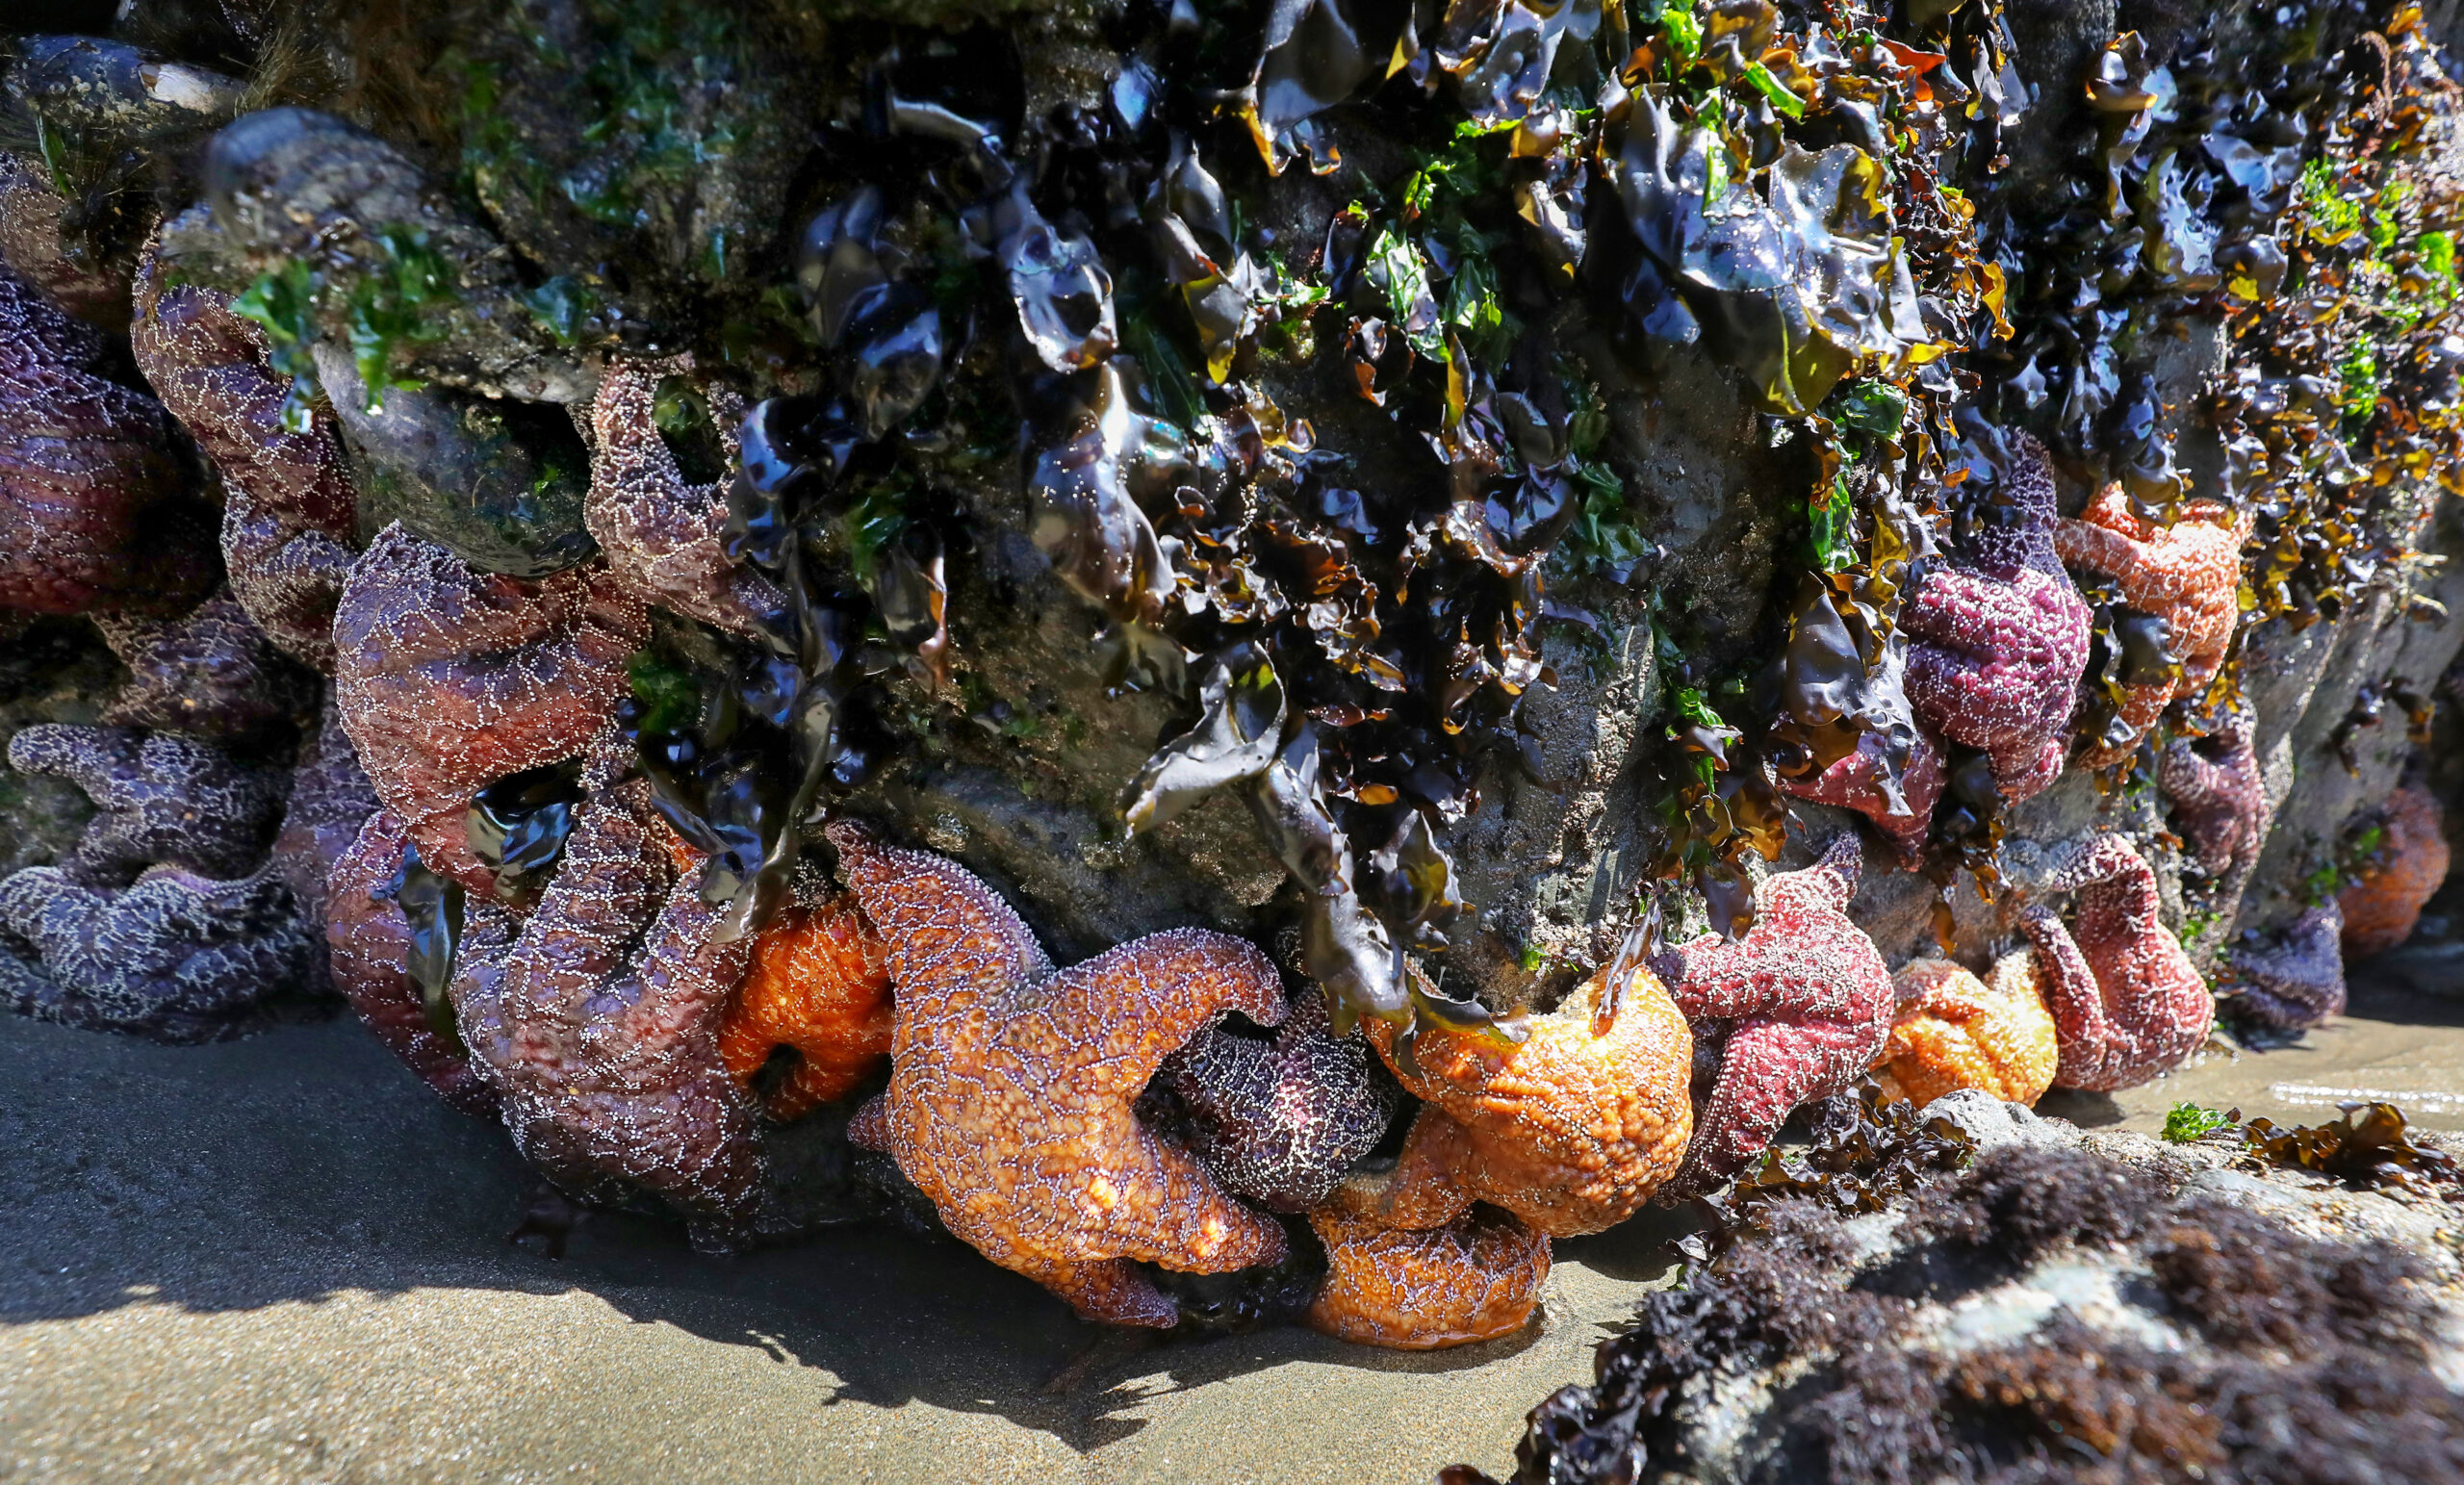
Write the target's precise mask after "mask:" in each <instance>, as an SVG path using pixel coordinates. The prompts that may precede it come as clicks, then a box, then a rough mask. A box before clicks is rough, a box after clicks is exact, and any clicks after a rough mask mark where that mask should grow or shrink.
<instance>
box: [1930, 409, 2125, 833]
mask: <svg viewBox="0 0 2464 1485" xmlns="http://www.w3.org/2000/svg"><path fill="white" fill-rule="evenodd" d="M2011 442H2012V444H2013V445H2014V447H2015V448H2016V449H2017V451H2018V453H2019V455H2020V457H2019V459H2018V460H2017V461H2016V463H2015V467H2014V468H2013V469H2012V471H2011V472H2010V473H2009V474H2008V475H2007V477H2006V478H2005V480H2004V482H2003V483H2004V488H2005V491H2006V492H2007V494H2008V495H2009V496H2010V498H2011V499H2010V510H2009V512H2008V513H2009V515H2010V516H2011V517H2012V520H2011V522H2010V524H2008V525H1996V526H1982V527H1980V528H1979V529H1978V530H1977V531H1976V533H1975V534H1974V535H1973V536H1971V537H1970V538H1969V540H1968V542H1967V543H1966V551H1965V560H1963V561H1952V562H1945V563H1942V564H1939V565H1938V566H1936V567H1935V568H1933V569H1932V570H1931V571H1930V572H1929V573H1928V574H1927V575H1926V577H1925V581H1924V583H1923V585H1922V586H1920V587H1919V588H1918V589H1917V590H1916V593H1915V595H1914V597H1913V598H1912V600H1911V601H1910V602H1909V604H1908V607H1907V610H1906V612H1904V613H1903V614H1902V615H1901V617H1900V626H1901V627H1903V628H1904V629H1906V630H1907V632H1908V635H1909V637H1910V638H1911V640H1912V641H1913V643H1912V645H1911V646H1910V648H1909V655H1908V700H1909V702H1910V704H1912V705H1913V706H1914V707H1915V709H1916V715H1917V718H1918V720H1919V721H1921V722H1923V723H1924V724H1925V725H1926V726H1927V727H1929V728H1931V729H1933V730H1935V731H1937V732H1938V733H1940V734H1941V735H1942V736H1944V737H1947V738H1949V739H1951V740H1952V741H1953V742H1958V743H1964V744H1966V745H1967V746H1968V747H1971V748H1978V749H1982V750H1984V752H1985V755H1986V758H1987V761H1988V763H1989V765H1990V767H1991V768H1992V771H1993V784H1994V787H1995V788H1996V789H1998V790H2000V791H2001V794H2002V797H2003V799H2004V800H2005V801H2007V802H2010V803H2014V804H2015V803H2017V802H2018V801H2020V800H2023V799H2027V798H2029V797H2031V796H2033V795H2036V794H2039V793H2040V792H2042V791H2043V790H2044V788H2045V787H2046V785H2048V784H2050V783H2052V782H2053V781H2054V780H2055V779H2056V778H2058V777H2060V776H2061V773H2062V755H2063V751H2064V749H2065V748H2066V746H2067V745H2068V743H2069V736H2068V727H2069V721H2070V707H2071V704H2072V702H2073V701H2074V700H2075V698H2076V694H2077V691H2078V688H2079V677H2080V675H2081V673H2083V672H2084V671H2085V670H2086V669H2087V667H2088V625H2089V613H2088V605H2087V603H2086V602H2085V601H2084V600H2082V599H2081V598H2080V597H2079V590H2078V589H2077V588H2075V587H2073V586H2072V585H2071V582H2070V576H2069V575H2068V574H2067V573H2065V572H2064V571H2063V570H2062V558H2061V557H2060V555H2059V554H2058V553H2057V552H2056V551H2055V550H2054V540H2053V523H2054V486H2053V472H2052V470H2051V468H2050V467H2049V466H2048V465H2047V463H2046V462H2045V456H2044V448H2043V446H2041V445H2040V444H2039V443H2037V441H2036V440H2035V439H2032V438H2029V437H2028V436H2026V435H2025V434H2020V435H2018V436H2016V437H2015V438H2014V439H2012V441H2011Z"/></svg>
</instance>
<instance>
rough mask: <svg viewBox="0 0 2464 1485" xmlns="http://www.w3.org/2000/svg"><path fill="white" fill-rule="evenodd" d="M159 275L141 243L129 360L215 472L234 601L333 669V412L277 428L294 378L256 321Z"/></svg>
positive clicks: (338, 504)
mask: <svg viewBox="0 0 2464 1485" xmlns="http://www.w3.org/2000/svg"><path fill="white" fill-rule="evenodd" d="M194 210H195V211H197V212H200V213H201V212H204V211H205V210H206V209H205V208H203V207H198V208H195V209H194ZM168 276H169V275H168V273H167V269H166V267H165V265H164V264H163V263H162V262H161V260H160V258H159V257H158V255H157V253H156V250H155V246H154V244H151V243H149V244H148V245H147V248H146V252H145V256H144V258H143V259H142V260H141V262H140V263H139V266H138V273H137V294H136V302H137V320H136V321H135V323H134V324H132V325H131V326H130V329H129V344H130V346H132V347H133V348H134V350H135V351H136V354H137V366H138V370H140V371H143V372H144V373H145V379H146V380H147V381H148V382H149V383H151V384H152V385H153V388H154V395H155V396H157V397H161V398H162V399H163V405H164V406H165V407H167V409H169V411H170V413H171V416H172V417H174V418H177V419H178V420H179V421H180V422H181V424H182V425H183V426H185V427H186V428H187V429H188V430H189V433H190V435H191V436H192V437H193V438H194V439H195V440H196V442H197V447H198V448H201V449H203V450H204V452H205V456H206V457H207V458H208V459H211V460H212V461H213V462H214V466H215V468H216V469H218V470H219V471H220V472H221V474H222V483H223V489H224V494H225V499H224V501H223V507H222V560H223V565H224V567H225V568H226V569H227V570H228V571H229V573H230V575H231V587H232V591H233V593H234V594H235V595H236V596H237V598H238V599H239V602H240V606H241V607H242V608H244V609H246V610H247V612H248V616H249V617H250V618H252V619H254V620H255V621H256V622H257V624H258V625H259V626H260V627H263V628H264V629H265V631H266V633H267V634H268V635H269V636H270V637H271V638H272V640H273V642H274V643H275V644H276V645H278V646H280V647H281V648H282V649H283V651H284V652H285V653H289V654H291V655H293V656H295V658H297V659H299V660H302V661H304V662H306V663H307V664H308V665H310V666H313V667H314V668H316V669H317V670H319V671H321V672H324V673H326V674H328V675H330V674H332V672H333V668H334V603H335V602H336V600H338V599H339V598H340V597H341V595H342V589H343V581H344V579H345V578H346V577H347V576H349V573H350V565H351V542H352V539H353V531H352V523H353V519H354V517H353V511H354V506H355V504H356V499H357V498H356V495H355V493H354V492H353V490H352V488H351V482H350V475H349V473H348V471H347V467H346V466H345V464H344V462H343V452H342V445H341V442H340V441H339V440H338V439H337V438H336V437H335V434H334V428H333V421H332V419H331V417H330V416H329V415H327V414H324V413H318V414H317V415H316V417H315V421H314V422H311V423H310V425H309V427H308V428H307V430H306V431H304V432H293V431H292V430H290V429H288V428H286V427H284V426H283V422H282V409H283V402H284V399H285V397H287V396H288V395H289V393H290V390H291V378H290V377H288V376H284V375H281V374H279V373H277V372H275V371H273V370H272V368H271V367H269V365H268V364H267V358H268V354H269V351H268V348H267V346H266V339H265V334H264V332H263V331H261V330H259V329H258V328H257V327H256V326H255V325H253V324H250V323H249V322H248V321H246V320H242V319H241V318H240V317H239V316H237V315H234V314H232V313H231V309H230V303H231V301H230V298H229V296H228V295H225V294H218V293H216V292H215V291H213V290H210V289H206V288H202V287H199V286H196V285H191V284H183V285H178V286H176V287H174V286H170V285H168V284H167V278H168Z"/></svg>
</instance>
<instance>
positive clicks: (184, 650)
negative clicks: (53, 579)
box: [94, 592, 318, 742]
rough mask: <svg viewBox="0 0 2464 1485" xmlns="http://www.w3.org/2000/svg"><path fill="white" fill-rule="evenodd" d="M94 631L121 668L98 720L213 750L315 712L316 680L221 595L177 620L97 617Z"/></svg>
mask: <svg viewBox="0 0 2464 1485" xmlns="http://www.w3.org/2000/svg"><path fill="white" fill-rule="evenodd" d="M94 626H95V627H97V628H99V629H101V630H102V631H103V642H104V643H105V644H108V645H110V646H111V647H112V653H114V654H116V655H117V656H119V660H120V663H121V664H123V665H125V666H127V667H128V672H129V681H128V684H127V685H126V686H125V687H123V688H122V689H121V691H120V693H119V695H118V696H116V697H115V698H114V699H113V701H112V704H111V709H110V710H108V711H106V712H104V713H103V720H104V721H105V722H108V723H110V724H112V725H113V726H115V727H141V728H165V729H169V730H174V731H181V732H192V733H194V734H196V735H197V736H200V737H208V738H212V739H214V740H216V741H218V742H247V741H252V740H259V739H263V738H266V737H267V736H269V734H273V733H278V732H282V731H284V730H288V729H289V728H291V727H293V726H295V724H297V723H298V722H299V720H300V719H301V718H302V717H304V716H305V715H306V714H307V712H308V711H309V709H310V708H311V707H312V706H314V705H315V704H316V700H317V690H318V686H317V678H316V677H315V676H313V675H311V674H310V673H309V672H307V671H305V670H303V669H301V668H300V667H299V666H298V665H297V664H295V663H294V662H293V661H292V660H291V659H290V658H289V657H288V656H286V655H284V654H283V653H281V652H280V651H278V650H276V649H275V648H274V647H273V645H272V643H271V642H270V641H269V639H268V638H267V637H266V633H265V631H264V630H263V629H260V628H258V627H257V626H256V625H255V624H254V623H253V622H252V621H251V620H250V619H249V618H248V616H247V614H246V613H244V612H243V611H242V609H241V607H240V604H239V602H238V601H237V600H235V599H233V598H232V597H231V595H230V594H229V593H228V592H222V593H218V594H216V595H215V596H214V597H212V598H210V599H207V600H206V601H205V602H202V603H199V604H198V605H197V606H196V607H195V608H193V609H191V610H190V611H189V612H187V613H185V614H183V615H181V616H180V617H178V618H176V619H151V618H145V617H142V616H140V615H136V614H97V615H95V616H94Z"/></svg>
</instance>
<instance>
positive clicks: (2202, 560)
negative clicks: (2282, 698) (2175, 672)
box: [2053, 484, 2255, 768]
mask: <svg viewBox="0 0 2464 1485" xmlns="http://www.w3.org/2000/svg"><path fill="white" fill-rule="evenodd" d="M2254 519H2255V518H2254V517H2253V516H2252V514H2251V513H2250V512H2248V511H2240V512H2236V511H2233V510H2232V509H2230V508H2229V507H2227V506H2225V505H2223V504H2221V503H2220V502H2218V501H2216V500H2211V499H2194V500H2191V501H2188V502H2186V503H2185V504H2184V505H2183V506H2182V510H2181V515H2180V518H2179V519H2178V520H2176V521H2175V522H2174V523H2173V524H2172V525H2169V526H2159V525H2156V524H2155V523H2153V522H2151V521H2148V520H2146V519H2145V518H2144V517H2142V516H2140V515H2139V514H2137V513H2136V512H2134V511H2133V510H2132V509H2131V508H2130V499H2129V497H2128V496H2126V495H2124V494H2123V493H2122V488H2121V486H2120V485H2118V484H2115V485H2108V486H2106V487H2105V491H2104V493H2103V494H2102V495H2099V496H2098V497H2096V499H2094V500H2093V501H2092V502H2091V503H2090V505H2089V506H2088V508H2087V510H2085V511H2084V512H2082V513H2081V517H2080V519H2079V520H2077V521H2064V522H2060V523H2058V524H2057V525H2056V526H2055V529H2054V538H2053V540H2054V546H2055V548H2056V550H2059V551H2060V552H2061V553H2062V560H2063V561H2065V562H2067V563H2069V564H2070V565H2071V566H2072V567H2081V568H2086V569H2087V570H2089V571H2090V572H2093V573H2101V574H2103V575H2104V576H2107V577H2110V578H2113V579H2114V580H2115V581H2116V582H2117V583H2118V584H2119V585H2120V587H2121V596H2122V602H2125V603H2128V604H2129V605H2130V606H2131V607H2133V608H2136V609H2138V610H2140V611H2141V612H2143V613H2149V614H2154V615H2155V616H2156V617H2158V618H2160V619H2162V620H2164V621H2165V623H2166V625H2167V627H2168V629H2169V635H2170V638H2169V641H2168V643H2169V647H2170V649H2171V652H2172V653H2173V654H2174V656H2175V657H2176V658H2178V659H2179V660H2180V661H2181V666H2182V673H2181V675H2180V677H2179V678H2175V679H2171V680H2157V681H2146V682H2143V683H2140V684H2137V685H2133V686H2131V687H2129V688H2128V696H2127V699H2126V700H2125V701H2124V703H2123V704H2122V707H2121V714H2120V716H2119V717H2118V718H2117V727H2118V728H2120V729H2122V730H2126V731H2127V734H2128V735H2127V738H2126V739H2125V740H2120V741H2115V742H2109V743H2105V744H2101V745H2099V746H2098V747H2096V748H2094V749H2092V750H2091V751H2090V752H2088V753H2085V754H2083V755H2081V756H2080V761H2081V762H2082V763H2084V764H2086V765H2087V766H2088V767H2090V768H2105V767H2109V766H2111V765H2112V764H2114V763H2117V762H2119V761H2120V760H2121V759H2122V758H2124V757H2126V756H2128V755H2129V754H2130V751H2131V750H2132V749H2133V748H2136V747H2137V746H2138V745H2139V739H2140V738H2141V736H2143V734H2144V733H2145V732H2146V730H2147V729H2148V728H2149V727H2150V726H2152V725H2153V724H2154V723H2155V721H2156V718H2157V717H2158V716H2159V715H2160V714H2162V713H2163V711H2164V709H2165V707H2166V705H2167V704H2169V703H2171V702H2172V701H2173V700H2174V699H2176V698H2178V697H2185V696H2197V695H2198V694H2199V693H2201V692H2203V691H2205V690H2206V689H2207V686H2208V682H2210V681H2212V680H2214V679H2215V678H2216V673H2217V670H2218V669H2219V668H2220V667H2221V666H2222V665H2223V663H2224V652H2225V649H2226V647H2227V646H2228V645H2230V644H2231V642H2232V639H2233V627H2234V625H2235V624H2236V623H2237V622H2239V620H2240V618H2241V600H2240V594H2241V588H2242V544H2243V543H2244V542H2246V541H2247V540H2249V536H2250V525H2251V523H2252V521H2253V520H2254Z"/></svg>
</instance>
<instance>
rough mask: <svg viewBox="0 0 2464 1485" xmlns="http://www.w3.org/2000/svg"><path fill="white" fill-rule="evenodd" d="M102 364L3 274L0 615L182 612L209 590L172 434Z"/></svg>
mask: <svg viewBox="0 0 2464 1485" xmlns="http://www.w3.org/2000/svg"><path fill="white" fill-rule="evenodd" d="M101 353H102V343H101V341H100V339H99V338H98V337H97V336H96V335H95V334H94V332H93V331H92V330H91V329H90V328H88V327H87V326H85V325H82V324H79V323H77V322H76V321H75V320H70V319H68V318H67V317H66V316H64V315H63V314H61V312H60V311H59V310H57V309H55V308H53V307H52V306H51V304H50V303H49V302H48V301H46V300H45V299H44V298H43V297H42V295H41V294H39V293H37V292H36V291H35V290H33V289H32V288H30V287H28V286H27V285H26V284H25V283H24V282H23V281H22V280H20V279H18V278H17V277H16V276H15V275H14V274H12V273H10V272H9V271H8V270H7V269H0V608H22V609H28V610H31V611H33V612H35V613H45V614H78V613H85V612H87V611H88V610H90V609H95V608H107V609H116V608H136V609H141V610H143V611H145V612H148V613H178V612H180V611H181V610H183V609H185V608H187V607H189V606H190V605H191V604H192V603H194V602H196V600H197V599H198V598H199V597H201V596H202V595H203V594H204V592H205V590H206V589H207V588H209V587H211V586H212V585H213V580H214V565H213V563H212V561H211V560H210V559H209V557H208V556H207V553H206V542H205V541H204V540H203V539H202V537H203V532H202V530H201V529H199V528H197V527H198V525H199V523H198V518H197V517H196V515H195V513H194V512H193V511H192V510H191V509H190V508H189V507H188V505H187V503H186V502H185V501H182V500H179V499H175V498H176V497H177V496H178V495H179V494H180V492H181V490H182V488H183V486H184V484H185V482H186V474H185V473H184V472H183V471H182V469H181V467H180V463H179V460H178V459H177V458H175V457H174V456H173V454H172V450H171V431H170V421H169V420H168V419H167V418H166V417H165V416H164V415H163V409H162V408H161V407H159V406H157V405H156V404H155V403H154V401H153V399H152V398H150V397H145V396H143V395H142V394H140V393H136V392H132V391H130V390H129V389H128V388H126V387H123V386H120V385H118V384H117V383H116V382H112V381H107V380H105V379H104V378H102V377H101V376H98V375H96V374H94V372H93V371H91V370H90V368H91V367H92V366H93V365H94V364H95V363H96V361H97V360H98V359H99V358H100V356H101Z"/></svg>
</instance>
